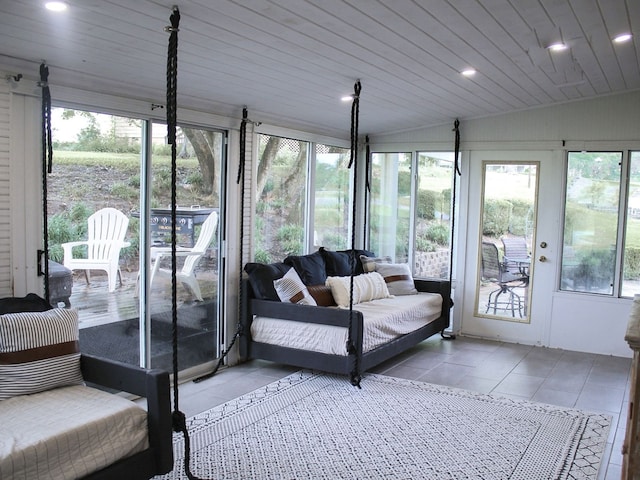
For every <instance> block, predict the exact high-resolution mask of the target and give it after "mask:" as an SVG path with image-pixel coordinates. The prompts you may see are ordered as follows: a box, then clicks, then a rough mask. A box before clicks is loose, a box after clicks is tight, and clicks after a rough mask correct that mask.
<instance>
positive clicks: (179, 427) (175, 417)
mask: <svg viewBox="0 0 640 480" xmlns="http://www.w3.org/2000/svg"><path fill="white" fill-rule="evenodd" d="M170 21H171V26H168V27H165V31H167V32H170V35H169V49H168V54H167V140H168V142H169V144H170V145H171V327H172V328H171V333H172V347H173V352H172V353H173V413H172V417H171V418H172V422H173V430H174V432H178V433H182V435H183V436H184V471H185V473H186V475H187V478H189V479H191V480H199V479H198V477H196V476H195V475H193V473H191V468H190V465H189V462H190V459H191V441H190V439H189V431H188V430H187V421H186V417H185V414H184V413H183V412H181V411H180V407H179V395H178V295H177V293H178V288H177V279H176V262H177V255H176V245H177V234H176V221H177V218H176V205H177V201H176V185H177V176H178V175H177V171H178V168H177V164H176V159H177V145H176V143H177V142H176V127H177V115H176V111H177V90H178V31H179V25H180V10H179V9H178V7H173V9H172V13H171V17H170Z"/></svg>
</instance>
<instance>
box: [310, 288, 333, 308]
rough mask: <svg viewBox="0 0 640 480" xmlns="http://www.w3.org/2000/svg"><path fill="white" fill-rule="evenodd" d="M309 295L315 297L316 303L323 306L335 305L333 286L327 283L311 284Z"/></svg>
mask: <svg viewBox="0 0 640 480" xmlns="http://www.w3.org/2000/svg"><path fill="white" fill-rule="evenodd" d="M307 290H309V295H311V296H312V297H313V299H314V300H315V301H316V303H317V304H318V305H319V306H321V307H335V306H336V301H335V300H334V299H333V295H332V294H331V288H329V287H327V286H326V285H309V286H308V287H307Z"/></svg>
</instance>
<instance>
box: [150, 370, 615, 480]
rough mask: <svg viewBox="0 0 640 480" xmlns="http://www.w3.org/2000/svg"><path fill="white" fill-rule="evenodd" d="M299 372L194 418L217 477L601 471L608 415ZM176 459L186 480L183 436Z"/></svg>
mask: <svg viewBox="0 0 640 480" xmlns="http://www.w3.org/2000/svg"><path fill="white" fill-rule="evenodd" d="M361 386H362V388H361V389H358V388H355V387H353V386H352V385H351V384H350V383H349V381H348V379H346V378H345V377H340V376H334V375H328V374H322V373H315V372H310V371H304V370H303V371H300V372H297V373H294V374H292V375H289V376H288V377H285V378H283V379H281V380H279V381H277V382H274V383H272V384H270V385H267V386H266V387H263V388H260V389H258V390H255V391H253V392H251V393H249V394H247V395H244V396H242V397H239V398H237V399H235V400H233V401H230V402H227V403H225V404H223V405H220V406H219V407H216V408H213V409H211V410H209V411H206V412H203V413H201V414H199V415H196V416H195V417H192V418H190V419H189V420H188V428H189V432H190V439H191V471H192V473H193V474H195V475H196V476H198V477H200V478H212V479H243V480H246V479H298V480H300V479H326V480H333V479H340V478H349V479H354V478H357V479H384V478H389V479H394V480H395V479H438V480H443V479H466V480H469V479H478V480H480V479H481V480H487V479H490V480H499V479H523V480H532V479H535V480H542V479H554V480H558V479H595V478H596V477H597V473H598V468H599V465H600V462H601V460H602V454H603V451H604V449H605V446H606V442H607V434H608V431H609V426H610V423H611V417H609V416H606V415H602V414H598V413H589V412H584V411H580V410H575V409H566V408H561V407H556V406H551V405H546V404H539V403H533V402H528V401H520V400H513V399H509V398H506V397H499V396H494V395H484V394H478V393H474V392H470V391H466V390H461V389H455V388H449V387H443V386H438V385H432V384H428V383H422V382H417V381H410V380H405V379H400V378H394V377H388V376H384V375H376V374H366V375H364V376H363V379H362V382H361ZM174 449H175V467H174V470H173V472H171V473H170V474H168V475H165V476H162V477H157V478H163V479H177V478H186V475H185V474H184V463H183V462H184V454H183V451H184V446H183V437H182V434H176V436H175V437H174Z"/></svg>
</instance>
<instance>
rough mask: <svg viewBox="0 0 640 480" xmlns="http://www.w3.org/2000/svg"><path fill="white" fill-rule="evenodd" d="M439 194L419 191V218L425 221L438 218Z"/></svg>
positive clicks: (431, 191) (430, 191)
mask: <svg viewBox="0 0 640 480" xmlns="http://www.w3.org/2000/svg"><path fill="white" fill-rule="evenodd" d="M439 196H440V194H439V193H437V192H434V191H433V190H418V205H417V210H418V217H419V218H424V219H425V220H434V219H435V218H436V206H437V200H438V197H439Z"/></svg>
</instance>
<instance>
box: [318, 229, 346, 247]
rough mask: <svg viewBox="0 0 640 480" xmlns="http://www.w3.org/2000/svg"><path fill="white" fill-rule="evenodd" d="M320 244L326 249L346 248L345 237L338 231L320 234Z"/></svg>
mask: <svg viewBox="0 0 640 480" xmlns="http://www.w3.org/2000/svg"><path fill="white" fill-rule="evenodd" d="M322 245H323V246H324V247H325V248H326V249H327V250H343V249H345V248H347V239H346V238H345V237H344V236H343V235H341V234H339V233H325V234H323V235H322Z"/></svg>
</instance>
